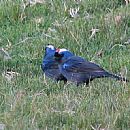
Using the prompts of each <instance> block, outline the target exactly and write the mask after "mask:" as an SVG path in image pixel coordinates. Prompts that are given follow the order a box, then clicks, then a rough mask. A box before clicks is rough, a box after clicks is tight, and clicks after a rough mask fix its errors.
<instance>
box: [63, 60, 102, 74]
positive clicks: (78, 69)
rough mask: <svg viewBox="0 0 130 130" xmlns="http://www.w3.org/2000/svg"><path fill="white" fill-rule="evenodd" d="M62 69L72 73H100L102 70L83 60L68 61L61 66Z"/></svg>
mask: <svg viewBox="0 0 130 130" xmlns="http://www.w3.org/2000/svg"><path fill="white" fill-rule="evenodd" d="M63 68H64V69H65V70H66V71H68V72H73V73H89V72H102V71H104V69H102V68H100V67H99V66H98V65H97V64H94V63H92V62H88V61H85V60H82V61H79V60H76V59H75V60H73V59H69V60H68V61H67V62H65V63H64V64H63Z"/></svg>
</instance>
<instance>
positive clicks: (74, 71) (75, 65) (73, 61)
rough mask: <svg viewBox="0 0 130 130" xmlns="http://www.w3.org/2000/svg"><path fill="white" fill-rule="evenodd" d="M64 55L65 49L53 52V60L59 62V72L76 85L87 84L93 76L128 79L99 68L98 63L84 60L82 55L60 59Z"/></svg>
mask: <svg viewBox="0 0 130 130" xmlns="http://www.w3.org/2000/svg"><path fill="white" fill-rule="evenodd" d="M65 55H66V52H65V51H62V52H60V53H59V52H55V57H56V58H55V60H56V61H57V62H58V64H59V69H60V72H61V73H62V75H63V76H64V77H66V79H67V80H68V81H72V82H75V83H76V84H77V85H79V84H81V83H86V84H88V83H89V82H90V81H92V80H93V79H95V78H103V77H111V78H116V79H117V80H121V81H128V80H127V79H125V78H122V77H120V76H117V75H115V74H111V73H109V72H108V71H106V70H104V69H103V68H101V67H100V66H99V65H97V64H95V63H92V62H89V61H86V60H85V59H83V58H82V57H78V56H72V57H69V58H68V59H67V60H66V61H62V59H63V58H64V56H65Z"/></svg>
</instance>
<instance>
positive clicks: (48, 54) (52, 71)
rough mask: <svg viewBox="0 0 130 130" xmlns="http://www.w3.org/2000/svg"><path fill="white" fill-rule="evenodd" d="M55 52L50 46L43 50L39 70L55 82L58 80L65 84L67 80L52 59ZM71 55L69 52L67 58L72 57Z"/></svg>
mask: <svg viewBox="0 0 130 130" xmlns="http://www.w3.org/2000/svg"><path fill="white" fill-rule="evenodd" d="M55 51H56V48H55V47H54V46H52V45H48V46H47V47H46V48H45V55H44V57H43V61H42V64H41V68H42V70H43V72H44V73H45V75H46V76H47V77H49V78H51V79H54V80H56V81H57V82H58V81H59V80H63V81H64V83H66V82H67V79H66V78H65V77H64V76H63V75H62V74H61V73H60V70H59V67H58V63H57V62H55V59H54V54H55ZM72 55H73V54H72V53H71V52H69V56H72ZM66 58H67V57H66Z"/></svg>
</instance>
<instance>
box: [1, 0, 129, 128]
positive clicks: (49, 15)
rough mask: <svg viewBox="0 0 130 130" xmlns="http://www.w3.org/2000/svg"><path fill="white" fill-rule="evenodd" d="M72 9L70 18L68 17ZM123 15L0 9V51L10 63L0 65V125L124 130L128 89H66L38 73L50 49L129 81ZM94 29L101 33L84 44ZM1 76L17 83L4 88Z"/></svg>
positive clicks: (55, 7) (112, 9)
mask: <svg viewBox="0 0 130 130" xmlns="http://www.w3.org/2000/svg"><path fill="white" fill-rule="evenodd" d="M77 7H79V16H78V17H76V18H72V17H71V16H70V14H69V10H70V8H77ZM129 11H130V6H129V5H128V6H125V3H124V2H123V0H122V1H119V0H109V1H107V2H106V1H105V0H82V1H81V2H79V3H76V2H75V1H72V0H67V1H66V2H65V1H61V0H55V1H51V0H48V1H46V2H45V3H43V4H36V5H34V6H27V7H26V8H25V9H23V8H22V2H21V1H20V0H12V1H11V0H6V1H5V0H2V1H0V48H4V49H5V50H6V51H7V52H8V53H9V54H10V56H11V58H12V59H11V60H5V59H4V58H3V56H1V57H0V66H1V67H0V73H1V74H0V124H4V125H5V129H7V130H19V129H20V130H36V129H37V130H44V129H47V130H52V129H54V130H55V129H56V130H62V129H63V130H92V127H94V128H98V126H100V128H102V129H103V128H106V130H108V129H109V130H129V129H130V96H129V95H130V88H129V87H130V83H122V82H119V81H116V80H113V79H110V78H105V79H96V80H94V81H93V82H92V83H90V85H88V86H84V85H81V86H79V87H77V86H76V85H74V84H72V83H70V84H67V85H64V84H63V83H62V82H61V83H55V81H51V80H50V79H48V78H45V76H44V75H43V73H42V70H41V68H40V65H41V62H42V57H43V54H44V47H45V46H46V45H47V44H53V45H54V46H56V47H60V48H68V49H69V50H71V51H72V52H74V53H75V54H76V55H80V56H82V57H85V58H86V59H88V60H90V61H93V62H96V63H97V64H100V65H101V66H102V67H103V68H105V69H107V70H109V71H110V72H113V73H116V74H120V73H122V74H124V76H125V77H127V78H128V79H130V44H127V45H126V44H124V43H125V42H126V41H128V39H129V36H130V22H129V21H130V18H129V17H130V14H129ZM87 13H89V15H90V16H91V17H90V18H87ZM118 15H120V16H121V20H120V21H119V23H116V22H115V20H114V19H115V18H116V16H118ZM24 17H25V18H24ZM38 20H40V22H38ZM92 28H97V29H99V32H97V33H96V35H95V36H94V37H92V38H90V36H91V31H90V30H91V29H92ZM101 50H102V55H101V56H98V55H97V53H99V52H100V51H101ZM7 69H9V70H12V71H15V72H18V73H19V76H17V77H15V78H13V79H12V80H11V82H9V81H8V80H7V79H6V78H5V77H3V76H2V73H3V72H4V71H6V70H7ZM107 128H108V129H107Z"/></svg>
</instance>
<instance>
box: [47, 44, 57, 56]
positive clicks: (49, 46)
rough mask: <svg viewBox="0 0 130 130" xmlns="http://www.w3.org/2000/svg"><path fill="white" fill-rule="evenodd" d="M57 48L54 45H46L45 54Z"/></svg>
mask: <svg viewBox="0 0 130 130" xmlns="http://www.w3.org/2000/svg"><path fill="white" fill-rule="evenodd" d="M55 50H56V48H55V47H54V46H53V45H47V46H46V47H45V54H49V53H52V52H55Z"/></svg>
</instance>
